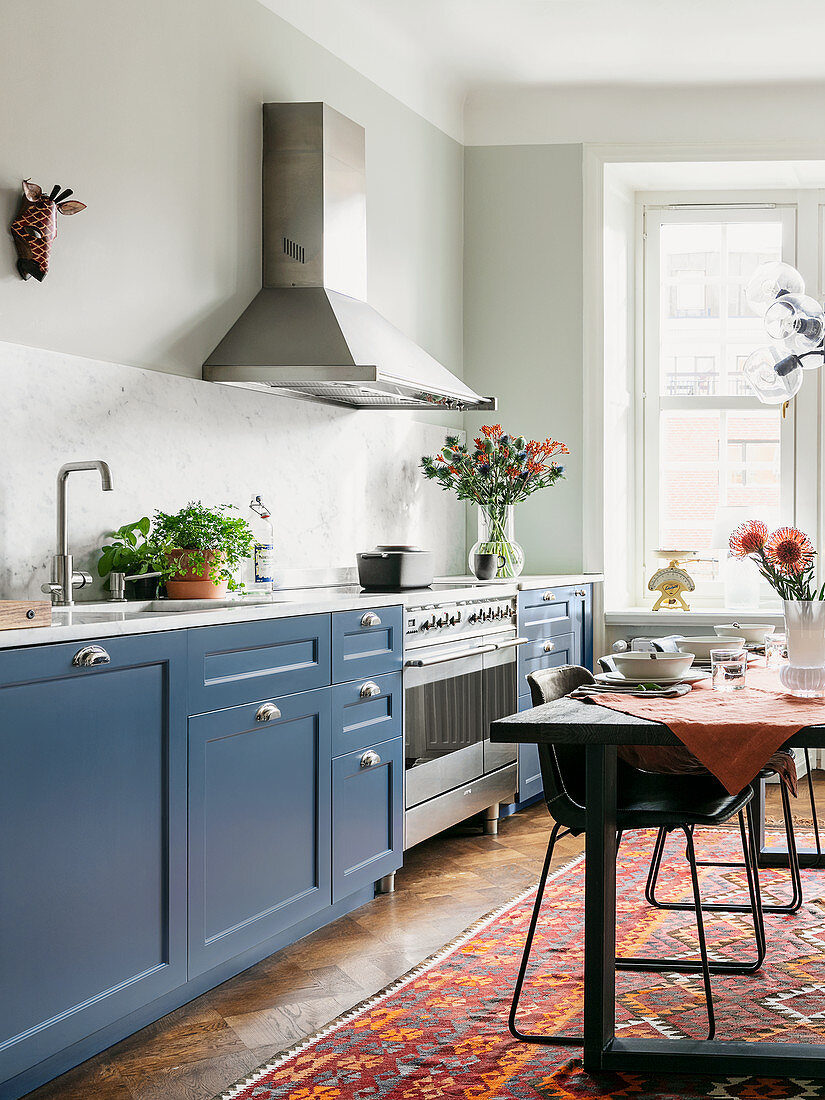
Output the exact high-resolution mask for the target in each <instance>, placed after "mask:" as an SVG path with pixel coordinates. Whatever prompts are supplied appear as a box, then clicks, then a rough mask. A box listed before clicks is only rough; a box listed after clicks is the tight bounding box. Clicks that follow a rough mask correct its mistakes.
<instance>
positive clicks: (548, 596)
mask: <svg viewBox="0 0 825 1100" xmlns="http://www.w3.org/2000/svg"><path fill="white" fill-rule="evenodd" d="M555 598H556V593H555V592H545V593H544V595H543V596H542V599H543V600H544V602H545V603H550V601H551V600H555Z"/></svg>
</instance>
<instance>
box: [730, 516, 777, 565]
mask: <svg viewBox="0 0 825 1100" xmlns="http://www.w3.org/2000/svg"><path fill="white" fill-rule="evenodd" d="M767 541H768V528H767V527H766V526H765V524H764V523H762V522H761V520H758V519H749V520H748V521H747V523H740V524H739V526H738V527H737V528H736V530H735V531H734V532H733V534H732V535H731V537H730V542H729V546H730V552H731V553H732V554H733V556H734V557H736V558H746V557H748V555H749V554H758V553H759V551H760V550H762V549H763V547H764V546H765V544H766V542H767Z"/></svg>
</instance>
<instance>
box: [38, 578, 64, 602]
mask: <svg viewBox="0 0 825 1100" xmlns="http://www.w3.org/2000/svg"><path fill="white" fill-rule="evenodd" d="M40 591H41V592H43V593H44V594H45V595H46V596H51V597H52V601H54V598H55V597H56V596H59V595H60V594H61V593H62V591H63V585H62V584H58V583H57V582H56V581H49V582H48V583H47V584H41V585H40Z"/></svg>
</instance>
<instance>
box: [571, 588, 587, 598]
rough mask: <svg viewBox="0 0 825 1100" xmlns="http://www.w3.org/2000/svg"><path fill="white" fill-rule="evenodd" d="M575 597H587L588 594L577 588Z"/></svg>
mask: <svg viewBox="0 0 825 1100" xmlns="http://www.w3.org/2000/svg"><path fill="white" fill-rule="evenodd" d="M573 595H574V596H586V595H587V593H586V592H585V590H584V589H583V588H577V589H576V591H575V592H574V593H573Z"/></svg>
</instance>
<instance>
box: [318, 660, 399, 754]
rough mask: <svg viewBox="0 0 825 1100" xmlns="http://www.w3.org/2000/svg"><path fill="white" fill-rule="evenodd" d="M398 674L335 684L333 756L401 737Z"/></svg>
mask: <svg viewBox="0 0 825 1100" xmlns="http://www.w3.org/2000/svg"><path fill="white" fill-rule="evenodd" d="M403 699H404V689H403V687H402V684H401V673H400V672H392V673H390V674H389V676H376V677H375V679H372V678H369V679H366V680H354V681H353V682H352V683H350V684H336V685H335V686H334V687H333V689H332V755H333V756H342V755H343V754H344V753H347V752H355V750H356V749H366V748H369V746H370V745H371V744H372V743H373V742H375V741H389V740H391V739H392V738H394V737H401V734H402V716H401V708H402V705H403Z"/></svg>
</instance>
